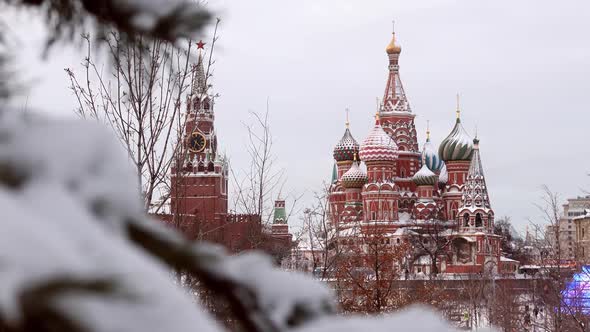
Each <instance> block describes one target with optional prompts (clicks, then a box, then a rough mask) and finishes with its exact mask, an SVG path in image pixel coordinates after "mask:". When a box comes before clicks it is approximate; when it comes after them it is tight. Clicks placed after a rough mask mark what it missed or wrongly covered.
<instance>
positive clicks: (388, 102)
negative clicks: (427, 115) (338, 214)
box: [379, 32, 420, 212]
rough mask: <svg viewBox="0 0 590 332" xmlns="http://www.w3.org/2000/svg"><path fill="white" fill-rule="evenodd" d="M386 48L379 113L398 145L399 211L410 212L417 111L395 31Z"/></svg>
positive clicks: (416, 151)
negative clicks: (386, 71) (406, 82)
mask: <svg viewBox="0 0 590 332" xmlns="http://www.w3.org/2000/svg"><path fill="white" fill-rule="evenodd" d="M385 51H386V53H387V57H388V58H389V67H388V69H389V75H388V78H387V84H386V86H385V94H384V96H383V101H382V103H381V105H380V112H379V115H380V118H381V125H382V126H383V129H384V130H385V131H386V132H387V133H388V134H389V135H390V136H391V137H392V138H393V139H394V141H395V143H396V144H397V146H398V149H399V152H398V155H399V156H398V159H397V162H396V165H395V183H396V184H397V185H398V187H399V189H400V194H401V197H400V211H401V212H409V211H410V208H411V207H412V205H413V204H414V202H415V201H416V195H415V191H416V185H415V184H414V182H413V181H412V176H414V174H415V173H416V172H417V171H418V169H420V152H419V149H418V139H417V135H416V127H415V126H414V118H415V117H416V115H415V114H413V113H412V110H411V108H410V103H409V102H408V98H407V97H406V93H405V91H404V87H403V85H402V81H401V78H400V74H399V56H400V53H401V51H402V49H401V47H400V46H399V45H398V44H397V43H396V39H395V32H393V36H392V39H391V42H390V43H389V45H387V47H386V49H385Z"/></svg>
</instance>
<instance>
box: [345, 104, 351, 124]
mask: <svg viewBox="0 0 590 332" xmlns="http://www.w3.org/2000/svg"><path fill="white" fill-rule="evenodd" d="M345 112H346V128H348V127H350V122H349V121H348V113H349V112H350V110H349V109H348V107H347V108H346V110H345Z"/></svg>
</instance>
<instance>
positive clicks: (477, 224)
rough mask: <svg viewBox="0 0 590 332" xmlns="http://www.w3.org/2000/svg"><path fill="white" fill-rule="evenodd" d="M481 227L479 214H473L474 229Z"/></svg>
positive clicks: (481, 222)
mask: <svg viewBox="0 0 590 332" xmlns="http://www.w3.org/2000/svg"><path fill="white" fill-rule="evenodd" d="M482 226H483V221H482V220H481V213H479V212H478V213H476V214H475V227H482Z"/></svg>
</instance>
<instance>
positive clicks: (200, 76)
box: [191, 40, 207, 98]
mask: <svg viewBox="0 0 590 332" xmlns="http://www.w3.org/2000/svg"><path fill="white" fill-rule="evenodd" d="M204 47H205V43H203V41H202V40H200V41H199V42H198V43H197V51H198V52H199V58H198V60H197V64H196V65H195V67H194V71H195V76H194V78H193V86H192V90H191V94H193V95H196V96H199V97H200V98H202V97H203V95H204V94H205V93H206V92H207V77H205V69H204V67H203V50H204Z"/></svg>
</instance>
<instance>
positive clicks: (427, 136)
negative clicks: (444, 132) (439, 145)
mask: <svg viewBox="0 0 590 332" xmlns="http://www.w3.org/2000/svg"><path fill="white" fill-rule="evenodd" d="M426 142H430V120H426Z"/></svg>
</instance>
